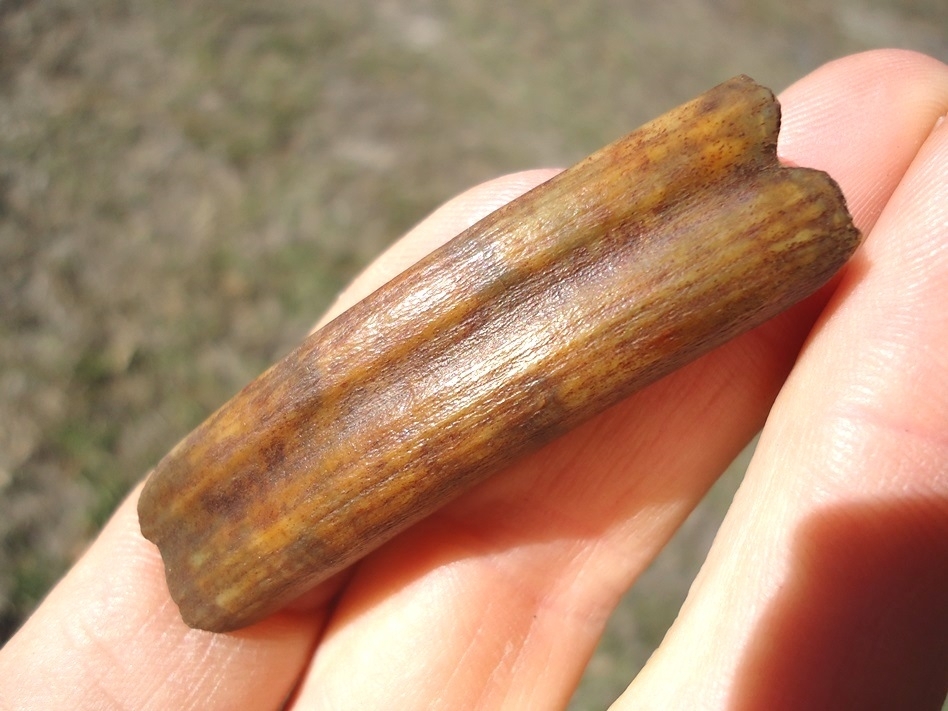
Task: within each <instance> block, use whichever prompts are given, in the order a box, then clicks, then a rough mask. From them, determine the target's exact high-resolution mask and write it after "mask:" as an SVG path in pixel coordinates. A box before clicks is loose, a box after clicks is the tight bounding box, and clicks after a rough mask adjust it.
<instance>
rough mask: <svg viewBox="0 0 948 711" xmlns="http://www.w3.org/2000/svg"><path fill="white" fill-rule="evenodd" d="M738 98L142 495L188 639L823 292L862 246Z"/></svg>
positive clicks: (765, 103) (524, 217)
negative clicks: (780, 155) (783, 159)
mask: <svg viewBox="0 0 948 711" xmlns="http://www.w3.org/2000/svg"><path fill="white" fill-rule="evenodd" d="M778 126H779V106H778V104H777V102H776V100H775V99H774V97H773V95H772V94H771V92H770V91H769V90H767V89H765V88H763V87H761V86H758V85H757V84H755V83H754V82H753V81H751V80H750V79H748V78H747V77H737V78H735V79H732V80H730V81H728V82H725V83H724V84H721V85H720V86H718V87H716V88H714V89H712V90H711V91H709V92H707V93H706V94H704V95H702V96H700V97H698V98H697V99H695V100H693V101H691V102H689V103H687V104H684V105H683V106H681V107H679V108H677V109H674V110H673V111H671V112H669V113H667V114H665V115H664V116H662V117H660V118H658V119H656V120H654V121H652V122H650V123H648V124H646V125H645V126H643V127H642V128H640V129H638V130H637V131H635V132H633V133H631V134H630V135H628V136H626V137H625V138H623V139H621V140H619V141H616V142H615V143H613V144H611V145H609V146H606V147H605V148H603V149H601V150H600V151H598V152H596V153H594V154H593V155H591V156H589V157H588V158H586V159H585V160H583V161H581V162H580V163H578V164H577V165H575V166H573V167H572V168H570V169H569V170H566V171H565V172H563V173H561V174H559V175H558V176H556V177H555V178H553V179H552V180H550V181H548V182H546V183H544V184H543V185H540V186H539V187H537V188H535V189H534V190H532V191H530V192H529V193H527V194H525V195H524V196H522V197H520V198H518V199H517V200H514V201H513V202H511V203H510V204H508V205H506V206H505V207H502V208H500V209H499V210H497V211H496V212H494V213H493V214H491V215H489V216H488V217H486V218H484V219H483V220H481V221H480V222H479V223H477V224H476V225H474V226H473V227H471V228H470V229H468V230H465V231H464V232H463V233H462V234H460V235H459V236H457V237H456V238H454V239H453V240H452V241H450V242H448V243H447V244H445V245H444V246H443V247H441V248H440V249H438V250H437V251H435V252H434V253H432V254H431V255H429V256H428V257H426V258H425V259H423V260H422V261H420V262H419V263H418V264H416V265H415V266H414V267H412V268H411V269H409V270H408V271H406V272H405V273H403V274H401V275H400V276H398V277H397V278H395V279H393V280H392V281H391V282H389V283H388V284H386V285H385V286H383V287H382V288H381V289H379V290H378V291H376V292H375V293H374V294H372V295H371V296H369V297H368V298H366V299H365V300H364V301H362V302H361V303H359V304H357V305H355V306H353V307H352V308H351V309H349V310H348V311H347V312H345V313H344V314H342V315H341V316H339V317H338V318H336V319H335V320H334V321H332V322H330V323H329V324H327V325H326V326H324V327H323V328H322V329H320V330H319V331H317V332H316V333H314V334H313V335H311V336H310V337H309V338H307V339H306V340H305V341H304V342H303V343H302V345H300V346H299V347H298V348H297V349H296V350H295V351H293V352H292V353H291V354H290V355H288V356H287V357H286V358H285V359H284V360H282V361H281V362H279V363H277V364H276V365H274V366H273V367H271V368H270V369H269V370H268V371H267V372H265V373H264V374H263V375H261V376H260V377H259V378H257V380H255V381H254V382H252V383H251V384H250V385H248V386H247V387H246V388H245V389H244V390H243V391H242V392H240V393H239V394H238V395H236V396H235V397H234V398H233V399H232V400H231V401H230V402H228V403H227V404H226V405H224V406H223V407H222V408H221V409H220V410H218V411H217V412H216V413H215V414H214V415H212V416H211V417H210V418H209V419H208V420H207V421H206V422H204V423H203V424H202V425H201V426H199V427H198V428H197V429H196V430H194V432H192V433H191V434H190V435H189V436H188V437H187V438H186V439H184V441H182V442H181V443H180V444H179V445H178V446H177V447H175V448H174V450H172V451H171V453H169V454H168V455H167V456H166V457H165V458H164V459H163V460H162V461H161V462H160V463H159V464H158V466H157V467H156V468H155V470H154V472H153V473H152V475H151V477H150V478H149V480H148V483H147V485H146V486H145V489H144V491H143V493H142V495H141V500H140V502H139V508H138V511H139V517H140V521H141V528H142V533H143V534H144V535H145V536H146V537H147V538H148V539H150V540H151V541H153V542H155V543H156V544H157V545H158V548H159V549H160V551H161V555H162V557H163V559H164V563H165V567H166V573H167V580H168V586H169V589H170V591H171V595H172V597H173V598H174V600H175V601H176V602H177V604H178V606H179V607H180V610H181V614H182V616H183V618H184V620H185V621H186V622H187V623H188V624H189V625H191V626H193V627H199V628H202V629H207V630H214V631H226V630H232V629H235V628H238V627H242V626H244V625H248V624H250V623H252V622H255V621H257V620H259V619H261V618H262V617H264V616H265V615H267V614H269V613H271V612H273V611H275V610H277V609H278V608H280V607H281V606H282V605H284V604H286V603H287V602H288V601H290V600H292V599H294V598H295V597H297V596H298V595H300V594H301V593H303V592H305V591H306V590H307V589H308V588H310V587H312V586H313V585H315V584H316V583H318V582H320V581H321V580H323V579H325V578H327V577H328V576H329V575H331V574H333V573H335V572H337V571H339V570H341V569H343V568H345V567H346V566H349V565H351V564H352V563H353V562H355V561H356V560H358V559H359V558H361V557H362V556H364V555H366V554H367V553H368V552H370V551H371V550H373V549H375V548H377V547H378V546H379V545H381V544H382V543H384V542H385V541H386V540H388V539H389V538H391V537H392V536H394V535H395V534H397V533H398V532H399V531H401V530H403V529H404V528H406V527H408V526H410V525H411V524H412V523H414V522H416V521H418V520H419V519H421V518H422V517H424V516H426V515H428V514H430V513H431V512H432V511H433V510H435V509H437V508H438V507H440V506H442V505H443V504H445V503H446V502H447V501H449V500H450V499H452V498H454V497H455V496H457V495H458V494H460V493H462V492H463V491H465V490H466V489H468V488H469V487H471V486H472V485H473V484H475V483H476V482H478V481H480V480H482V479H484V478H485V477H486V476H488V475H489V474H491V473H493V472H495V471H497V470H498V469H501V468H502V467H503V466H504V465H506V464H508V463H509V462H511V460H513V459H515V458H517V457H519V456H520V455H522V454H524V453H525V452H528V451H530V450H533V449H536V448H537V447H539V446H540V445H542V444H543V443H544V442H547V441H548V440H550V439H551V438H553V437H555V436H557V435H559V434H561V433H562V432H564V431H566V430H568V429H570V428H571V427H573V426H575V425H577V424H578V423H580V422H582V421H583V420H586V419H587V418H589V417H591V416H592V415H595V414H596V413H598V412H600V411H601V410H603V409H605V408H607V407H608V406H610V405H612V404H613V403H615V402H617V401H619V400H621V399H622V398H624V397H626V396H627V395H629V394H630V393H632V392H634V391H636V390H638V389H640V388H642V387H644V386H645V385H648V384H649V383H651V382H653V381H655V380H656V379H658V378H660V377H662V376H663V375H665V374H667V373H669V372H671V371H673V370H675V369H676V368H678V367H680V366H682V365H684V364H685V363H687V362H689V361H691V360H694V359H695V358H696V357H698V356H700V355H702V354H703V353H706V352H707V351H709V350H711V349H712V348H714V347H716V346H718V345H720V344H722V343H724V342H725V341H727V340H728V339H730V338H733V337H734V336H736V335H738V334H740V333H742V332H744V331H747V330H748V329H750V328H753V327H754V326H756V325H758V324H760V323H761V322H763V321H765V320H766V319H768V318H770V317H772V316H774V315H775V314H777V313H778V312H780V311H783V310H784V309H786V308H787V307H789V306H790V305H792V304H793V303H795V302H797V301H799V300H800V299H802V298H804V297H805V296H807V295H809V294H811V293H812V292H814V291H815V290H816V289H817V288H818V287H819V286H821V285H822V284H824V283H825V282H826V281H827V280H828V279H829V278H830V277H831V276H832V274H833V273H835V272H836V271H837V269H839V267H840V266H841V265H842V264H843V263H844V262H845V261H846V260H847V259H848V257H849V256H850V255H851V254H852V252H853V251H854V250H855V248H856V247H857V245H858V244H859V241H860V236H859V233H858V231H857V230H856V228H855V227H854V226H853V224H852V220H851V218H850V216H849V214H848V212H847V210H846V206H845V202H844V199H843V196H842V193H841V192H840V190H839V188H838V187H837V186H836V184H835V183H834V182H833V181H832V179H830V178H829V176H827V175H826V174H825V173H822V172H819V171H815V170H809V169H804V168H789V167H784V166H781V165H780V164H779V163H778V161H777V157H776V143H777V132H778Z"/></svg>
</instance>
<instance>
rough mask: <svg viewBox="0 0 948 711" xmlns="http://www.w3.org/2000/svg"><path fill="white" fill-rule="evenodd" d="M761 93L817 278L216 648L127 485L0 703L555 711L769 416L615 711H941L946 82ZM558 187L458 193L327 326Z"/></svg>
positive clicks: (848, 83)
mask: <svg viewBox="0 0 948 711" xmlns="http://www.w3.org/2000/svg"><path fill="white" fill-rule="evenodd" d="M781 102H782V104H783V107H784V128H783V130H782V132H781V142H780V148H779V151H780V154H781V157H782V158H783V159H784V160H785V161H789V162H793V163H796V164H798V165H805V166H811V167H816V168H821V169H824V170H827V171H828V172H829V173H830V175H832V176H833V177H834V178H835V179H836V180H837V181H838V182H839V183H840V184H841V186H842V188H843V191H844V193H845V194H846V196H847V199H848V202H849V207H850V209H851V211H852V212H853V214H854V216H855V219H856V223H857V225H858V226H859V227H860V228H861V229H862V230H863V231H864V233H865V234H866V235H867V239H866V242H865V244H864V246H863V247H862V248H861V249H860V251H859V252H858V253H857V255H856V256H855V257H854V259H853V260H852V262H851V263H850V265H849V266H848V267H847V268H846V270H845V272H844V274H843V275H842V277H841V279H839V280H838V281H837V282H834V284H833V285H832V286H831V287H829V288H827V289H824V290H823V291H821V292H820V293H819V294H817V295H816V296H814V297H813V298H811V299H809V300H807V301H806V302H804V303H803V304H800V305H798V306H797V307H795V308H793V309H791V310H790V311H789V312H787V313H786V314H784V315H782V316H780V317H778V318H777V319H774V320H773V321H771V322H769V323H767V324H765V325H764V326H762V327H760V328H758V329H756V330H754V331H752V332H751V333H748V334H746V335H745V336H743V337H741V338H739V339H737V340H736V341H734V342H732V343H730V344H728V345H727V346H725V347H723V348H720V349H718V350H716V351H715V352H713V353H711V354H709V355H708V356H706V357H704V358H702V359H700V360H699V361H697V362H695V363H693V364H692V365H690V366H688V367H686V368H684V369H682V370H681V371H679V372H677V373H675V374H674V375H672V376H670V377H668V378H665V379H664V380H662V381H660V382H659V383H657V384H655V385H654V386H652V387H649V388H647V389H646V390H644V391H642V392H640V393H638V394H637V395H635V396H633V397H632V398H629V399H628V400H627V401H625V402H623V403H622V404H620V405H619V406H617V407H615V408H613V409H611V410H609V411H608V412H606V413H604V414H602V415H601V416H599V417H597V418H595V419H594V420H593V421H590V422H588V423H587V424H586V425H584V426H582V427H580V428H579V429H577V430H575V431H573V432H571V433H569V434H568V435H566V436H565V437H563V438H561V439H559V440H557V441H556V442H554V443H552V444H551V445H549V446H547V447H546V448H544V449H543V450H541V451H540V452H538V453H536V454H534V455H532V456H530V457H527V458H525V459H524V460H522V461H520V462H519V463H518V464H517V465H515V466H514V467H512V468H511V469H510V470H509V471H507V472H504V473H503V474H501V475H498V476H496V477H494V478H493V479H491V480H489V481H487V482H486V483H484V484H483V485H480V486H479V487H477V488H476V489H475V490H473V491H472V492H470V493H469V494H467V495H465V496H464V497H462V498H460V499H458V500H457V501H455V502H454V503H452V504H451V505H449V506H448V507H446V508H445V509H443V510H441V511H440V512H438V513H437V514H435V515H433V516H432V517H430V518H429V519H427V520H425V521H424V522H422V523H421V524H419V525H416V526H415V527H413V528H411V529H410V530H409V531H407V532H405V533H404V534H402V535H401V536H399V537H397V538H396V539H395V540H393V541H392V542H390V543H389V544H387V545H386V546H384V547H383V548H381V549H379V550H378V551H377V552H375V553H373V554H372V555H370V556H369V557H368V558H367V559H365V560H364V561H363V562H362V563H360V564H359V565H358V566H357V567H356V568H355V569H353V570H351V571H348V572H347V573H345V574H344V575H341V576H337V577H336V578H335V579H333V580H330V581H327V582H326V583H324V584H323V585H321V586H319V588H317V589H316V590H314V591H312V593H310V594H309V595H307V596H306V598H305V599H301V600H299V601H298V602H297V603H296V604H294V605H293V606H292V607H291V609H288V610H285V611H283V612H280V613H278V614H276V615H273V616H272V617H270V618H268V619H266V620H264V621H263V622H260V623H259V624H256V625H254V626H252V627H250V628H247V629H245V630H241V631H238V632H235V633H230V634H220V635H218V634H211V633H207V632H202V631H197V630H192V629H189V628H187V627H186V626H184V624H183V623H182V621H181V619H180V616H179V615H178V612H177V608H176V607H175V605H174V603H173V602H171V600H170V598H169V597H168V592H167V588H166V587H165V581H164V573H163V568H162V564H161V560H160V557H159V555H158V552H157V549H155V548H154V547H153V546H152V545H151V544H150V543H148V542H147V541H145V540H144V539H143V538H142V537H141V534H140V533H139V530H138V521H137V517H136V513H135V504H136V501H137V497H138V492H139V489H136V491H135V492H133V494H132V495H131V496H130V497H129V499H128V500H127V501H126V502H124V503H123V504H122V506H121V507H120V508H119V510H118V511H117V512H116V514H115V516H114V517H113V519H112V520H111V522H110V523H109V524H108V526H107V527H106V528H105V530H104V531H103V533H102V534H101V536H100V537H99V539H98V540H97V541H96V543H95V544H94V545H93V546H92V547H91V548H90V550H89V551H88V553H87V554H86V555H85V556H84V557H83V558H82V560H80V561H79V563H78V564H77V565H76V566H75V568H74V569H73V570H72V571H71V572H70V573H69V574H68V575H67V576H66V577H65V578H64V579H63V581H62V582H61V583H60V584H59V585H58V586H57V587H56V589H55V590H53V592H52V593H51V594H50V596H49V597H48V599H47V600H46V601H45V602H44V604H43V605H42V606H41V607H40V608H39V610H38V611H37V612H36V613H35V614H34V616H33V617H32V618H31V619H30V620H29V621H28V622H27V623H26V625H25V626H24V627H23V629H22V630H21V631H20V632H19V633H18V634H17V635H16V636H15V637H14V638H13V639H12V640H11V641H10V642H9V643H8V644H7V646H6V647H5V648H4V649H3V650H2V652H0V708H7V707H9V708H130V709H131V708H134V709H148V708H155V709H163V710H164V709H188V708H199V709H218V708H219V709H237V708H248V709H263V708H280V707H281V705H282V704H284V702H285V700H286V699H287V697H288V696H290V695H291V694H292V700H291V701H290V702H289V703H287V707H288V708H293V709H304V708H324V707H330V708H333V707H334V708H369V709H374V708H386V709H393V708H398V709H401V708H405V709H409V708H426V709H438V708H444V709H459V708H463V709H469V708H486V709H493V708H512V709H534V708H536V709H546V708H558V707H562V706H564V705H565V704H566V702H567V701H568V699H569V697H570V695H571V693H572V690H573V688H574V687H575V685H576V683H577V682H578V679H579V677H580V675H581V674H582V671H583V668H584V665H585V662H586V660H587V658H588V656H589V654H590V653H591V652H592V650H593V648H594V646H595V644H596V641H597V639H598V637H599V635H600V633H601V632H602V629H603V626H604V624H605V622H606V619H607V617H608V615H609V613H610V611H611V610H612V608H613V606H614V605H615V604H616V602H617V601H618V599H619V597H620V596H621V594H622V593H623V592H624V591H625V590H626V589H627V587H628V586H629V585H630V584H631V583H632V582H633V581H634V580H635V578H636V577H637V576H638V575H639V574H640V573H641V572H642V570H643V569H644V568H645V567H646V566H647V565H648V563H649V561H650V560H651V559H652V558H653V557H654V556H655V555H656V553H657V552H658V551H659V550H660V549H661V547H662V546H663V545H664V544H665V542H666V541H667V540H668V539H669V537H670V536H671V535H672V533H673V532H674V530H675V529H676V528H677V527H678V526H679V525H680V523H681V522H682V521H683V520H684V518H685V517H686V516H687V514H688V512H689V511H690V510H691V509H692V508H693V507H694V505H695V504H696V503H697V502H698V500H699V499H700V498H701V496H702V495H703V494H704V492H705V491H706V490H707V488H708V487H709V486H710V485H711V483H712V482H713V480H714V479H715V477H716V476H717V475H718V474H719V473H720V472H721V471H722V470H723V469H724V468H725V467H726V466H727V464H728V463H729V462H730V461H731V459H732V458H733V457H734V456H735V455H736V454H737V452H738V451H740V449H741V448H742V446H743V445H744V444H745V443H746V442H747V440H748V439H749V438H750V437H751V436H752V435H753V434H754V433H755V432H756V431H758V430H759V429H760V427H761V426H762V425H763V423H764V420H765V418H766V419H767V425H766V427H765V428H764V431H763V434H762V437H761V440H760V444H759V446H758V448H757V452H756V454H755V457H754V460H753V462H752V464H751V467H750V469H749V471H748V473H747V475H746V477H745V481H744V483H743V485H742V487H741V491H740V492H739V493H738V496H737V497H736V499H735V502H734V504H733V506H732V508H731V510H730V512H729V513H728V517H727V519H726V521H725V523H724V525H723V526H722V528H721V530H720V532H719V534H718V537H717V539H716V541H715V544H714V547H713V549H712V551H711V554H710V555H709V558H708V560H707V562H706V564H705V566H704V568H703V570H702V572H701V574H700V575H699V577H698V580H697V581H696V583H695V585H694V587H693V589H692V591H691V594H690V596H689V598H688V601H687V602H686V604H685V606H684V608H683V609H682V612H681V615H680V616H679V619H678V620H677V622H676V623H675V625H674V627H673V628H672V630H671V631H670V633H669V635H668V636H667V638H666V639H665V641H664V642H663V644H662V646H661V647H660V649H659V650H658V651H657V652H656V654H655V655H654V656H653V658H652V659H651V660H650V661H649V663H648V665H647V666H646V668H645V669H644V670H643V672H642V673H641V674H640V675H639V677H638V678H637V679H636V680H635V681H634V682H633V684H632V686H631V687H630V688H629V690H628V691H627V692H626V693H625V694H624V695H623V696H622V697H621V698H620V699H619V701H617V703H616V708H619V709H624V708H636V709H638V708H655V709H695V708H727V709H737V710H738V711H743V710H745V709H746V710H748V711H750V710H751V709H755V710H756V709H804V708H805V709H824V708H825V709H849V708H860V709H863V708H905V709H916V708H938V705H939V704H940V703H941V700H942V698H943V697H944V694H945V691H946V686H948V678H946V671H948V593H946V591H948V439H946V434H945V432H946V431H948V428H946V423H948V356H946V355H945V353H946V348H945V344H948V317H946V313H948V311H946V307H945V303H946V295H948V122H942V123H940V124H938V125H937V126H936V121H937V119H938V118H939V117H942V116H944V115H945V113H946V111H948V67H946V66H944V65H941V64H940V63H938V62H936V61H934V60H931V59H926V58H923V57H920V56H918V55H912V54H907V53H902V52H877V53H872V54H867V55H860V56H856V57H851V58H848V59H845V60H841V61H840V62H837V63H834V64H832V65H829V66H827V67H824V68H823V69H821V70H819V71H817V72H815V73H814V74H812V75H810V76H808V77H807V78H805V79H803V80H802V81H800V82H799V83H798V84H796V85H794V86H793V87H791V88H790V89H788V90H787V91H786V92H785V93H784V95H783V96H782V97H781ZM550 175H551V173H550V172H542V171H538V172H532V173H527V174H521V175H517V176H512V177H508V178H504V179H500V180H498V181H494V182H492V183H489V184H486V185H484V186H480V187H479V188H475V189H474V190H472V191H470V192H469V193H466V194H465V195H463V196H461V197H460V198H457V199H455V200H454V201H452V202H451V203H449V204H448V205H447V206H445V207H444V208H442V209H441V210H439V211H438V212H437V213H435V214H434V215H433V216H432V217H431V218H429V219H428V220H426V221H425V222H424V223H422V224H421V225H420V226H419V227H417V228H416V229H415V230H413V231H412V232H411V233H410V234H409V235H408V236H407V237H406V238H404V239H403V240H402V241H401V242H399V243H398V244H397V245H395V246H394V247H393V248H392V249H391V250H390V251H389V252H388V253H387V254H386V255H384V256H383V257H382V258H381V259H380V260H378V261H377V262H376V263H375V265H373V266H372V267H370V268H369V269H368V270H367V271H366V273H365V274H364V275H363V276H362V277H360V279H359V280H357V281H356V282H355V283H354V284H353V286H352V287H350V289H349V290H347V291H346V292H345V294H343V295H342V297H340V300H339V301H338V302H337V304H336V305H335V306H334V307H333V313H338V312H339V311H340V310H342V309H343V308H345V307H346V306H348V305H350V304H352V303H354V302H355V301H357V300H358V299H359V298H361V297H362V296H364V295H365V294H367V293H368V292H369V291H371V290H372V289H373V288H375V287H376V286H378V285H379V284H381V283H382V282H384V281H385V280H386V279H388V278H390V277H391V276H393V275H394V274H395V273H397V272H399V271H401V270H402V269H403V268H404V267H406V266H408V264H410V263H411V262H413V261H414V260H416V259H417V258H418V257H420V256H421V255H422V254H424V253H426V252H428V251H430V250H431V249H432V248H433V247H435V246H437V245H438V244H440V243H441V242H443V241H445V240H446V239H448V238H450V237H451V236H453V235H454V234H456V233H457V232H459V231H460V230H461V229H463V228H464V227H466V226H467V225H468V224H471V223H472V222H474V221H476V219H478V218H479V217H481V216H482V215H484V214H486V213H487V212H489V211H490V210H492V209H494V208H496V207H498V206H499V205H501V204H503V203H504V202H507V201H509V200H510V199H512V198H514V197H516V196H517V195H518V194H520V193H521V192H523V191H525V190H526V189H528V188H529V187H532V186H533V185H535V184H536V183H538V182H540V181H541V180H543V179H545V178H547V177H549V176H550ZM801 348H802V350H801ZM791 369H792V372H791ZM775 399H776V400H775ZM768 413H769V414H768Z"/></svg>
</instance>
